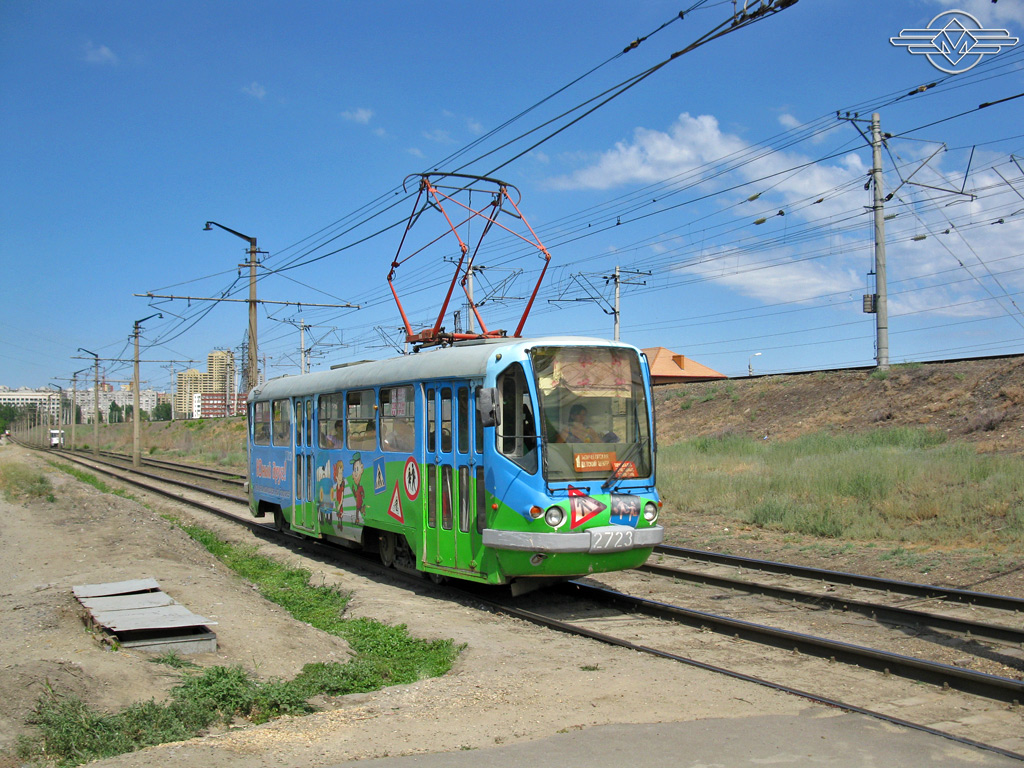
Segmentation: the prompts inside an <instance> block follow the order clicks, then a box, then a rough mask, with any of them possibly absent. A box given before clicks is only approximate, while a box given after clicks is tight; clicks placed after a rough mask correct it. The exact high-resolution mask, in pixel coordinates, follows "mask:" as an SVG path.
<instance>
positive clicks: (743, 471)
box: [659, 428, 1024, 546]
mask: <svg viewBox="0 0 1024 768" xmlns="http://www.w3.org/2000/svg"><path fill="white" fill-rule="evenodd" d="M659 473H660V477H659V486H660V488H661V491H662V493H663V495H664V496H665V497H666V499H667V500H668V501H670V502H672V503H673V504H674V505H675V506H676V507H678V508H679V509H681V510H682V511H683V512H684V513H696V514H711V515H717V516H720V517H721V518H722V520H723V524H724V525H729V524H732V525H735V524H739V523H745V524H748V525H754V526H758V527H761V528H765V529H771V530H776V531H784V532H790V533H799V534H803V535H808V536H816V537H821V538H826V539H842V540H860V541H867V540H879V541H883V542H894V543H899V544H941V545H951V544H955V545H959V546H964V545H966V546H974V545H982V546H986V545H998V546H1016V545H1019V544H1021V543H1024V463H1022V462H1021V461H1020V459H1019V457H1014V456H1000V455H992V454H979V453H977V452H976V451H974V450H973V449H972V448H971V447H970V446H967V445H963V444H960V445H951V444H947V443H946V440H945V435H944V434H942V433H940V432H935V431H932V430H924V429H906V428H896V429H882V430H875V431H871V432H866V433H861V434H828V433H816V434H811V435H806V436H804V437H800V438H797V439H795V440H790V441H784V442H778V441H764V440H758V439H755V438H751V437H745V436H739V435H726V436H723V437H718V438H713V437H702V438H696V439H694V440H690V441H687V442H685V443H680V444H677V445H673V446H670V447H668V448H665V449H663V450H662V451H661V452H660V454H659ZM665 523H666V524H667V525H669V526H671V524H672V520H671V516H669V517H667V518H666V520H665Z"/></svg>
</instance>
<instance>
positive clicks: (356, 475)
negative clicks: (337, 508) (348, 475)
mask: <svg viewBox="0 0 1024 768" xmlns="http://www.w3.org/2000/svg"><path fill="white" fill-rule="evenodd" d="M362 479H363V457H362V455H361V454H360V453H359V452H358V451H356V452H355V453H353V454H352V495H353V496H355V498H356V522H357V523H360V522H362V520H363V515H364V514H365V512H366V507H365V506H364V503H363V499H364V497H365V495H366V491H365V490H364V489H363V486H362V483H361V481H362Z"/></svg>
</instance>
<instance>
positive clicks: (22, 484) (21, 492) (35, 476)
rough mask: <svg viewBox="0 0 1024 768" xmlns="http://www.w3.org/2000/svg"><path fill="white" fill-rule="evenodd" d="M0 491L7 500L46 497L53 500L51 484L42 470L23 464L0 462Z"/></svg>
mask: <svg viewBox="0 0 1024 768" xmlns="http://www.w3.org/2000/svg"><path fill="white" fill-rule="evenodd" d="M0 491H3V494H4V498H5V499H7V501H15V500H17V499H46V500H47V501H54V500H55V497H54V495H53V484H52V483H51V482H50V478H48V477H47V476H46V475H44V474H43V473H42V472H40V471H38V470H35V469H32V468H31V467H29V466H27V465H25V464H19V463H16V462H7V463H4V464H0Z"/></svg>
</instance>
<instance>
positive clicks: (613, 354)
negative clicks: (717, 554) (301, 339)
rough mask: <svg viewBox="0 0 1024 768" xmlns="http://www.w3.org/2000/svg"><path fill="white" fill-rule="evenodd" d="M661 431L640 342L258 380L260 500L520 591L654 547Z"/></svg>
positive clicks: (299, 529)
mask: <svg viewBox="0 0 1024 768" xmlns="http://www.w3.org/2000/svg"><path fill="white" fill-rule="evenodd" d="M654 435H655V431H654V417H653V408H652V398H651V386H650V371H649V369H648V365H647V360H646V358H645V356H644V355H643V353H642V352H641V351H640V350H639V349H637V348H636V347H633V346H630V345H628V344H620V343H618V342H615V343H613V342H609V341H604V340H600V339H589V338H575V337H543V338H533V339H528V338H520V337H517V338H485V339H473V340H464V341H455V342H454V343H452V344H450V345H447V346H442V347H439V348H433V349H427V350H421V351H417V352H416V353H414V354H408V355H403V356H400V357H396V358H392V359H388V360H381V361H372V362H361V363H353V364H347V365H340V366H335V367H334V368H332V369H330V370H326V371H320V372H316V373H309V374H303V375H298V376H284V377H281V378H277V379H273V380H271V381H268V382H266V383H264V384H263V385H261V386H259V387H256V388H254V389H253V390H252V392H250V395H249V399H248V453H249V501H250V509H251V512H252V513H253V515H255V516H256V517H260V518H263V517H267V516H270V517H271V518H272V519H273V521H274V524H275V526H276V527H277V528H279V529H287V530H289V531H291V532H294V533H296V534H300V535H303V536H309V537H313V538H318V539H324V540H328V541H332V542H336V543H339V544H344V545H347V546H351V547H359V548H366V549H376V550H377V551H378V552H379V554H380V558H381V560H382V561H383V562H384V563H385V564H386V565H388V566H393V567H397V568H399V569H402V570H406V571H416V572H422V573H424V574H427V575H429V576H430V577H432V578H433V579H435V580H442V579H444V578H446V577H450V578H459V579H467V580H470V581H476V582H481V583H486V584H509V583H511V584H513V590H514V591H525V590H526V589H529V588H531V587H532V586H535V585H538V584H540V583H543V582H545V581H546V580H556V579H565V578H569V577H575V576H581V575H585V574H590V573H599V572H607V571H614V570H620V569H625V568H632V567H636V566H638V565H640V564H641V563H643V562H644V561H645V560H646V559H647V558H648V556H649V555H650V553H651V550H652V548H653V547H654V546H655V545H657V544H659V543H660V542H661V541H662V538H663V533H664V531H663V528H662V527H661V526H660V525H659V524H658V514H659V509H660V506H661V501H660V498H659V495H658V491H657V487H656V483H655V456H656V446H655V438H654Z"/></svg>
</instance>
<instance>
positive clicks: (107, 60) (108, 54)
mask: <svg viewBox="0 0 1024 768" xmlns="http://www.w3.org/2000/svg"><path fill="white" fill-rule="evenodd" d="M83 58H84V59H85V61H87V62H88V63H90V64H117V62H118V57H117V54H116V53H114V52H113V51H112V50H110V49H109V48H108V47H107V46H105V45H94V44H93V43H92V42H91V41H90V42H88V43H86V44H85V56H84V57H83Z"/></svg>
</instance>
